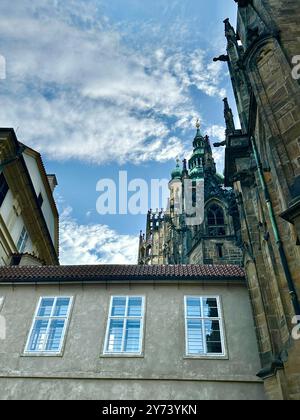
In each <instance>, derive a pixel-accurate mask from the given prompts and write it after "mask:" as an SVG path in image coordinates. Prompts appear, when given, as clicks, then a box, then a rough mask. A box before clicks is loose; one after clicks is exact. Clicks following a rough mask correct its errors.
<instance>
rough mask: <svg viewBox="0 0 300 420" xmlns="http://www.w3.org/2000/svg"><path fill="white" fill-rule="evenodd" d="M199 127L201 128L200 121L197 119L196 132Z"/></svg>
mask: <svg viewBox="0 0 300 420" xmlns="http://www.w3.org/2000/svg"><path fill="white" fill-rule="evenodd" d="M200 127H201V124H200V120H199V118H197V121H196V128H197V130H199V129H200Z"/></svg>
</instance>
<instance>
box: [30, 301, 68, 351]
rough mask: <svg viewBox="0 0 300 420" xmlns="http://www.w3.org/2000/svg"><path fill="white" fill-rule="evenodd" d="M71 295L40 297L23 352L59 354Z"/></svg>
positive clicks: (66, 323) (66, 324)
mask: <svg viewBox="0 0 300 420" xmlns="http://www.w3.org/2000/svg"><path fill="white" fill-rule="evenodd" d="M72 302H73V298H72V297H62V296H60V297H41V298H40V300H39V303H38V306H37V309H36V312H35V316H34V319H33V322H32V326H31V329H30V333H29V336H28V340H27V343H26V347H25V354H46V355H47V354H60V353H61V351H62V347H63V343H64V337H65V333H66V329H67V326H68V322H69V317H70V312H71V306H72Z"/></svg>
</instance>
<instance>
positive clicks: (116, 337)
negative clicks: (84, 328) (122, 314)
mask: <svg viewBox="0 0 300 420" xmlns="http://www.w3.org/2000/svg"><path fill="white" fill-rule="evenodd" d="M123 327H124V320H121V319H111V321H110V327H109V335H108V343H107V351H109V352H112V353H113V352H116V353H120V352H121V351H122V338H123Z"/></svg>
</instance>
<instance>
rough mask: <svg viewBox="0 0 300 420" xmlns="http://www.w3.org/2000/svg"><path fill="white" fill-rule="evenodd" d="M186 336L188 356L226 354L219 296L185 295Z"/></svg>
mask: <svg viewBox="0 0 300 420" xmlns="http://www.w3.org/2000/svg"><path fill="white" fill-rule="evenodd" d="M185 336H186V355H187V356H194V357H197V356H198V357H204V356H207V357H211V356H225V342H224V333H223V321H222V313H221V304H220V298H219V297H217V296H209V297H208V296H207V297H204V296H186V297H185Z"/></svg>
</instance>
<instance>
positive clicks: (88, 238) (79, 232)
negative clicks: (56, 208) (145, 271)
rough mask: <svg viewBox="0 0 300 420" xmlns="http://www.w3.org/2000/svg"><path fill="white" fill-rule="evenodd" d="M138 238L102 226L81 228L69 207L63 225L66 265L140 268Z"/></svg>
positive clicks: (63, 260)
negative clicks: (125, 265) (138, 262)
mask: <svg viewBox="0 0 300 420" xmlns="http://www.w3.org/2000/svg"><path fill="white" fill-rule="evenodd" d="M137 258H138V236H136V237H134V236H131V235H120V234H118V233H117V232H116V231H114V230H112V229H110V228H109V227H108V226H105V225H101V224H94V225H92V224H90V225H83V224H79V223H78V222H77V221H76V219H75V218H74V217H73V216H72V209H71V208H70V207H66V208H65V209H64V211H63V212H62V214H61V221H60V263H61V264H62V265H74V264H76V265H90V264H136V263H137Z"/></svg>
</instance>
